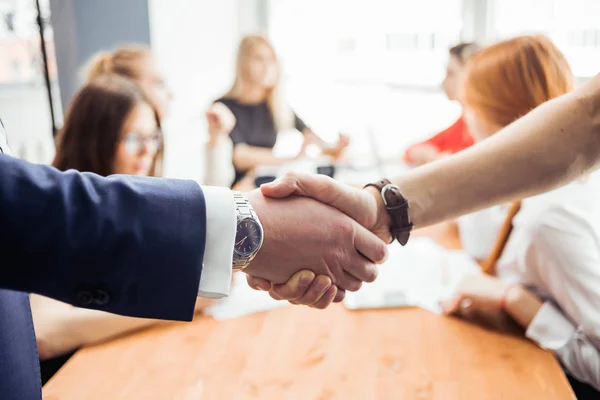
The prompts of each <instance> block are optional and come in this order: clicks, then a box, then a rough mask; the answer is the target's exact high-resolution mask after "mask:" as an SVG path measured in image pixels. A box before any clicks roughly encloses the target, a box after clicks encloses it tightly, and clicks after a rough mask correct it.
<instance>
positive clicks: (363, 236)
mask: <svg viewBox="0 0 600 400" xmlns="http://www.w3.org/2000/svg"><path fill="white" fill-rule="evenodd" d="M354 248H355V249H356V251H358V252H359V253H360V254H362V255H363V256H365V257H366V258H367V259H368V260H371V261H372V262H374V263H375V264H382V263H383V262H385V260H386V259H387V256H388V249H387V246H386V244H385V243H384V242H382V241H381V239H379V238H378V237H377V236H375V234H373V233H372V232H370V231H369V230H367V229H365V228H363V227H362V226H360V225H358V224H356V233H355V235H354ZM375 272H376V271H375ZM376 277H377V273H375V276H373V278H372V279H371V280H367V279H363V280H364V281H365V282H373V281H374V280H375V278H376ZM357 278H360V277H359V276H357Z"/></svg>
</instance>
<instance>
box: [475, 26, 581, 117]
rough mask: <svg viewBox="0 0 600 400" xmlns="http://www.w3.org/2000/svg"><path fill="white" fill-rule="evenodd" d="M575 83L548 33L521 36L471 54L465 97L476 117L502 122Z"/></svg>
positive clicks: (566, 63)
mask: <svg viewBox="0 0 600 400" xmlns="http://www.w3.org/2000/svg"><path fill="white" fill-rule="evenodd" d="M574 84H575V78H574V76H573V72H572V71H571V67H570V66H569V63H568V62H567V60H566V59H565V56H564V55H563V54H562V53H561V51H560V50H559V49H558V48H557V47H556V46H555V45H554V43H552V41H551V40H550V39H548V38H547V37H546V36H543V35H534V36H518V37H515V38H513V39H508V40H504V41H502V42H499V43H496V44H494V45H492V46H489V47H487V48H484V49H482V50H480V51H478V52H477V53H476V54H475V55H474V56H473V57H472V58H471V59H470V60H469V62H468V64H467V75H466V79H465V86H464V102H465V105H466V106H467V107H469V108H470V109H471V110H472V111H473V112H474V113H475V115H476V116H477V117H478V118H480V119H482V120H483V121H485V122H486V123H488V124H493V125H495V126H499V127H504V126H506V125H508V124H510V123H511V122H513V121H514V120H516V119H518V118H520V117H522V116H523V115H525V114H527V113H528V112H529V111H531V110H533V109H534V108H536V107H537V106H539V105H540V104H542V103H544V102H546V101H548V100H550V99H552V98H554V97H557V96H560V95H562V94H565V93H567V92H569V91H570V90H571V89H573V87H574Z"/></svg>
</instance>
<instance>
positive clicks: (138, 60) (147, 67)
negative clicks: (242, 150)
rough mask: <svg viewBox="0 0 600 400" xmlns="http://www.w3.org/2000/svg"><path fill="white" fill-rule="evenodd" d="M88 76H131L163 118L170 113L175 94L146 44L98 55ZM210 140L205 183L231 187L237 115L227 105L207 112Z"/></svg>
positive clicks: (206, 155) (91, 79) (206, 159)
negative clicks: (234, 129) (232, 131)
mask: <svg viewBox="0 0 600 400" xmlns="http://www.w3.org/2000/svg"><path fill="white" fill-rule="evenodd" d="M85 72H86V76H85V79H86V81H87V82H91V81H93V80H94V79H96V78H98V77H99V76H102V75H107V74H112V75H118V76H122V77H125V78H128V79H131V80H132V81H133V82H135V84H136V85H138V86H139V87H140V88H141V89H142V91H143V92H144V93H145V95H146V96H147V97H148V99H149V101H150V103H151V104H152V106H153V108H154V109H155V110H156V113H157V116H158V119H159V121H164V120H165V119H167V118H168V116H169V114H170V107H171V102H172V100H173V93H172V92H171V90H170V89H169V87H168V85H167V84H166V81H165V78H164V76H163V74H162V73H161V71H160V69H159V68H158V65H157V62H156V59H155V58H154V56H153V55H152V52H151V51H150V49H148V48H147V47H144V46H138V45H127V46H121V47H118V48H117V49H115V50H114V51H110V52H108V51H103V52H100V53H98V54H96V55H95V56H94V57H92V59H91V60H90V62H89V63H88V67H87V69H86V71H85ZM206 119H207V130H208V140H207V142H206V144H205V148H204V154H203V155H202V158H203V161H204V179H203V182H202V183H203V184H205V185H212V186H229V185H230V184H231V182H232V181H233V178H234V169H233V163H232V162H231V157H232V151H233V144H232V142H231V140H230V139H229V132H230V131H231V129H233V126H234V125H235V123H236V121H235V117H234V116H233V114H232V113H231V112H230V111H229V109H227V108H226V107H219V106H218V105H217V106H215V105H213V106H212V107H210V108H209V109H208V110H207V111H206Z"/></svg>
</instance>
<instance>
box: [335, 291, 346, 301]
mask: <svg viewBox="0 0 600 400" xmlns="http://www.w3.org/2000/svg"><path fill="white" fill-rule="evenodd" d="M344 297H346V291H345V290H344V289H340V288H337V293H336V294H335V298H334V299H333V302H334V303H341V302H342V301H344Z"/></svg>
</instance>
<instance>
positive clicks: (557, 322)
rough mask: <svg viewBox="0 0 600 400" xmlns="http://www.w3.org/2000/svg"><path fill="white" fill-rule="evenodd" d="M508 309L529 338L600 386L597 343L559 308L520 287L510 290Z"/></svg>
mask: <svg viewBox="0 0 600 400" xmlns="http://www.w3.org/2000/svg"><path fill="white" fill-rule="evenodd" d="M506 311H507V312H508V313H509V314H510V316H511V317H513V319H515V320H516V321H517V322H518V323H519V324H520V325H521V326H523V327H524V328H525V329H526V336H527V337H528V338H529V339H531V340H532V341H534V342H535V343H537V344H538V345H539V346H540V347H542V348H544V349H548V350H551V351H552V352H553V353H554V354H555V355H556V357H557V358H558V359H559V360H560V362H561V364H562V365H563V366H564V368H565V369H566V370H567V371H568V372H569V374H570V375H572V376H574V377H575V378H577V379H579V380H580V381H582V382H586V383H589V384H590V385H592V386H594V387H595V388H596V389H599V390H600V352H599V351H598V348H597V346H596V345H595V343H594V342H593V341H592V340H590V338H589V337H588V336H586V334H585V333H584V332H583V330H582V329H578V328H577V327H576V326H575V325H573V323H572V322H571V321H570V320H569V319H567V318H566V317H565V316H564V315H563V314H562V312H561V311H560V310H559V309H558V308H556V307H555V306H553V305H552V304H551V303H542V302H541V301H540V300H539V299H537V298H536V297H535V296H534V295H533V294H532V293H530V292H528V291H526V290H525V289H522V288H520V287H516V288H515V289H513V290H510V291H509V293H507V302H506Z"/></svg>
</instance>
